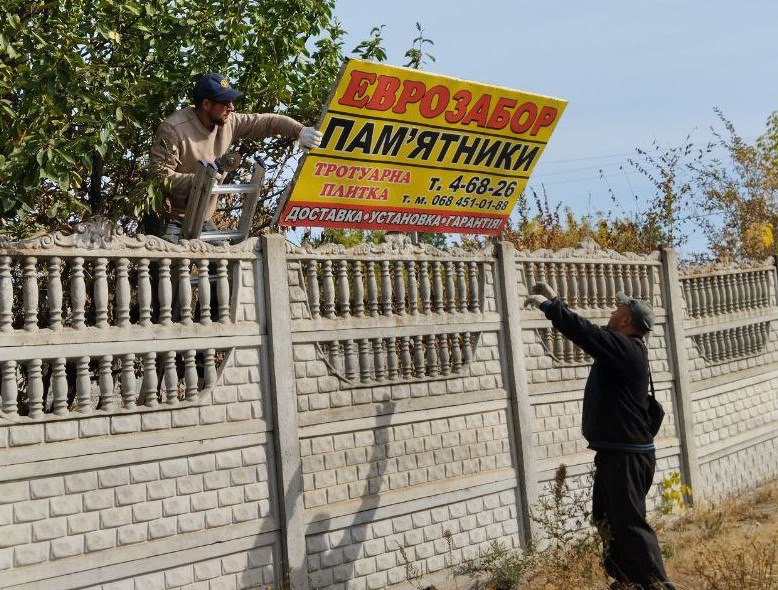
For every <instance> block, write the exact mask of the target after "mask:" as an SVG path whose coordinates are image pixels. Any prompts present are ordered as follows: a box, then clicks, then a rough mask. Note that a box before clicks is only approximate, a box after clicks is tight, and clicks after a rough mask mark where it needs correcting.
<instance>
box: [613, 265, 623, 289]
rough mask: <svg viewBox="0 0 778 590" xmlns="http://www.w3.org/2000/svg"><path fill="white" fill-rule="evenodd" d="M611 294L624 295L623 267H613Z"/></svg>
mask: <svg viewBox="0 0 778 590" xmlns="http://www.w3.org/2000/svg"><path fill="white" fill-rule="evenodd" d="M613 292H614V294H618V293H624V266H623V265H621V264H616V265H614V267H613Z"/></svg>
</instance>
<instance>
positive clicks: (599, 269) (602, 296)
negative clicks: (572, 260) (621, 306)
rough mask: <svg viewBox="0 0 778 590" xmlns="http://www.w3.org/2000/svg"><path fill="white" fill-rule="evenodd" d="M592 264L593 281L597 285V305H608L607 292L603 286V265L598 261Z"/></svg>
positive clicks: (603, 306)
mask: <svg viewBox="0 0 778 590" xmlns="http://www.w3.org/2000/svg"><path fill="white" fill-rule="evenodd" d="M593 266H594V275H595V283H596V285H597V289H596V292H597V306H598V307H600V308H607V307H609V302H608V292H607V291H606V286H605V265H604V264H603V263H602V262H598V263H597V264H595V265H593Z"/></svg>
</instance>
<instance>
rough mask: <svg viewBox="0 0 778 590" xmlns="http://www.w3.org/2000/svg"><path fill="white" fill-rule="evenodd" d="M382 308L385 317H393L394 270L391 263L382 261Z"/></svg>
mask: <svg viewBox="0 0 778 590" xmlns="http://www.w3.org/2000/svg"><path fill="white" fill-rule="evenodd" d="M381 308H382V310H383V312H384V315H385V316H387V317H389V316H391V315H392V269H391V262H389V261H388V260H382V261H381Z"/></svg>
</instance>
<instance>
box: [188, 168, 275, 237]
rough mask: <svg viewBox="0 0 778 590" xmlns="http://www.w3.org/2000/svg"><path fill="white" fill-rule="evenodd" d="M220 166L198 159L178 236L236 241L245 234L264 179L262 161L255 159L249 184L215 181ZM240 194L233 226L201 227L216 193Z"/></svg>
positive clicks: (247, 231) (255, 207)
mask: <svg viewBox="0 0 778 590" xmlns="http://www.w3.org/2000/svg"><path fill="white" fill-rule="evenodd" d="M218 174H219V166H218V165H217V163H213V162H203V161H202V160H201V161H200V167H199V168H198V169H197V172H196V173H195V177H194V182H193V184H192V190H191V191H190V193H189V199H188V201H187V203H186V212H185V213H184V221H183V222H182V225H181V238H183V239H187V240H196V239H197V240H202V241H204V242H225V241H226V242H230V243H232V244H236V243H238V242H242V241H243V240H245V239H246V238H247V237H248V234H249V232H250V231H251V222H252V220H253V219H254V212H255V211H256V209H257V202H258V200H259V193H260V191H261V190H262V183H263V181H264V179H265V165H264V163H263V162H262V161H260V160H258V161H257V162H255V163H254V169H253V172H252V175H251V181H250V182H249V183H248V184H221V185H220V184H218V182H219V180H218ZM226 194H242V195H244V197H243V207H241V212H240V217H239V218H238V225H237V227H236V228H235V229H226V230H216V231H205V232H204V231H203V221H204V219H203V218H204V217H205V211H206V209H207V208H208V205H209V203H211V202H212V200H213V199H218V198H219V195H226Z"/></svg>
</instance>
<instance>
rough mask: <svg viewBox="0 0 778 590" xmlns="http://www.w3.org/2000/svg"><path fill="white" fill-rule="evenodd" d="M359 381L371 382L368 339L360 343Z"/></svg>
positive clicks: (363, 339)
mask: <svg viewBox="0 0 778 590" xmlns="http://www.w3.org/2000/svg"><path fill="white" fill-rule="evenodd" d="M359 380H360V381H362V383H366V382H368V381H370V340H368V339H367V338H362V339H361V340H360V341H359Z"/></svg>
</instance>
